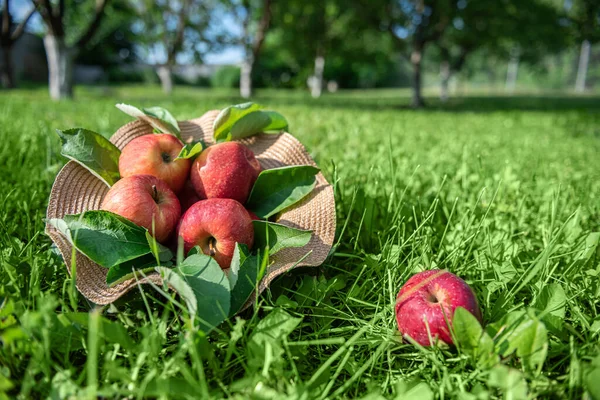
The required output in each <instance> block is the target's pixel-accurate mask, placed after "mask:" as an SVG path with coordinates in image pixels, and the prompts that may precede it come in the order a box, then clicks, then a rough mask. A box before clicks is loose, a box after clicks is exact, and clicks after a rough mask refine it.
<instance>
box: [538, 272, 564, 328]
mask: <svg viewBox="0 0 600 400" xmlns="http://www.w3.org/2000/svg"><path fill="white" fill-rule="evenodd" d="M566 304H567V295H566V293H565V290H564V289H563V287H562V286H561V285H560V284H558V283H552V284H550V285H547V286H544V288H543V289H542V291H541V292H540V294H539V295H538V297H537V299H536V302H535V308H536V309H538V310H540V311H541V312H542V313H541V315H540V316H539V317H540V318H541V319H542V321H544V323H545V324H546V325H547V326H548V327H549V328H550V330H551V331H553V332H560V331H561V330H562V326H563V322H564V318H565V313H566V307H565V306H566Z"/></svg>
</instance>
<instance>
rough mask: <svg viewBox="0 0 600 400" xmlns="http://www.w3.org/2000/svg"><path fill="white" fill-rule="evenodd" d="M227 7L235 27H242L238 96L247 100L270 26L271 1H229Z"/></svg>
mask: <svg viewBox="0 0 600 400" xmlns="http://www.w3.org/2000/svg"><path fill="white" fill-rule="evenodd" d="M228 5H229V7H230V9H231V11H232V12H233V15H234V18H235V20H236V22H237V25H238V26H242V32H241V34H240V35H239V37H238V38H237V42H238V44H239V45H241V46H242V48H243V51H244V60H243V61H242V65H241V69H240V95H241V96H242V97H243V98H245V99H247V98H249V97H250V96H252V73H253V70H254V66H255V65H256V63H257V62H258V59H259V56H260V52H261V50H262V47H263V43H264V42H265V38H266V35H267V31H268V30H269V26H270V24H271V16H272V9H271V7H272V0H231V1H229V2H228Z"/></svg>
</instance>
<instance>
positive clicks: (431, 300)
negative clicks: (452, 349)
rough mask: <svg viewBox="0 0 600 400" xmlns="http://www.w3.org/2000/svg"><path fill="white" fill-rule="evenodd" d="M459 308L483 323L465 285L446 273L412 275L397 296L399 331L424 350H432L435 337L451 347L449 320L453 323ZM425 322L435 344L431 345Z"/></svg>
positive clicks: (470, 293)
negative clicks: (428, 347)
mask: <svg viewBox="0 0 600 400" xmlns="http://www.w3.org/2000/svg"><path fill="white" fill-rule="evenodd" d="M442 307H443V308H442ZM458 307H463V308H464V309H466V310H467V311H469V312H470V313H471V314H473V315H474V316H475V317H476V318H477V319H478V320H479V322H481V311H480V309H479V305H478V304H477V298H476V297H475V294H474V293H473V290H471V288H470V287H469V285H467V283H466V282H465V281H463V280H462V279H460V278H459V277H458V276H456V275H454V274H452V273H450V272H448V271H444V270H437V269H436V270H430V271H423V272H420V273H418V274H415V275H413V276H412V277H411V278H410V279H409V280H408V281H407V282H406V284H404V286H403V287H402V289H400V292H399V293H398V297H397V299H396V321H397V323H398V329H399V330H400V333H402V335H403V336H409V337H410V338H412V339H413V340H414V341H416V342H417V343H419V344H421V345H422V346H432V345H433V344H435V341H436V337H437V339H439V340H441V341H443V342H445V343H447V344H449V345H452V344H453V342H452V336H451V334H450V330H449V329H448V323H447V322H446V320H447V321H448V322H450V323H451V322H452V318H453V316H454V310H455V309H456V308H458ZM444 313H445V316H444ZM425 319H427V324H428V325H429V331H430V332H431V337H432V339H433V342H434V343H430V341H429V335H428V333H427V325H426V324H425Z"/></svg>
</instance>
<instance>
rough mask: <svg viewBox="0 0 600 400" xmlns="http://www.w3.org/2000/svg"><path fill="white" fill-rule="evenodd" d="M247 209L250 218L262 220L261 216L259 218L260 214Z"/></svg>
mask: <svg viewBox="0 0 600 400" xmlns="http://www.w3.org/2000/svg"><path fill="white" fill-rule="evenodd" d="M246 211H248V215H249V216H250V219H251V220H252V221H260V218H258V216H257V215H256V214H254V213H253V212H252V211H250V210H248V209H246Z"/></svg>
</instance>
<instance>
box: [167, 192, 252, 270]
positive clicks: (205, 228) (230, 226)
mask: <svg viewBox="0 0 600 400" xmlns="http://www.w3.org/2000/svg"><path fill="white" fill-rule="evenodd" d="M177 235H178V236H179V237H181V238H182V239H183V248H184V251H185V253H186V254H187V252H189V251H190V250H191V249H192V247H194V246H200V248H201V249H202V252H203V253H204V254H207V255H209V256H211V257H213V258H214V259H215V260H217V262H218V263H219V265H220V266H221V268H223V269H227V268H229V264H231V259H232V257H233V251H234V250H235V244H236V243H240V244H242V243H243V244H245V245H247V246H248V248H251V247H252V244H253V243H254V227H253V226H252V219H250V216H249V215H248V212H247V211H246V209H245V208H244V206H243V205H241V204H240V203H238V202H237V201H235V200H232V199H207V200H200V201H199V202H197V203H196V204H194V205H193V206H191V207H190V209H189V210H187V212H186V213H185V214H184V215H183V217H182V218H181V222H180V223H179V227H178V228H177Z"/></svg>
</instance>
